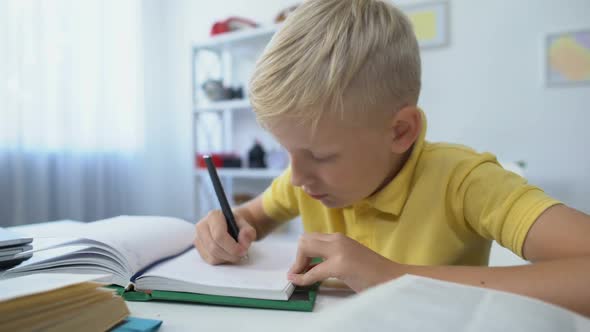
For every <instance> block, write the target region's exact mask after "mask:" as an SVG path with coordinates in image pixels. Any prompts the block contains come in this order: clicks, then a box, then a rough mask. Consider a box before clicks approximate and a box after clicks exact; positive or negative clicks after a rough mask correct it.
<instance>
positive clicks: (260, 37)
mask: <svg viewBox="0 0 590 332" xmlns="http://www.w3.org/2000/svg"><path fill="white" fill-rule="evenodd" d="M278 27H279V25H270V26H266V27H259V28H255V29H247V30H241V31H237V32H230V33H225V34H222V35H218V36H214V37H211V38H209V39H207V40H205V41H202V42H198V43H194V44H193V52H192V60H191V61H192V91H193V93H192V94H193V103H192V105H193V107H192V114H193V140H194V141H193V147H194V148H193V154H194V157H195V158H196V156H197V154H198V153H209V152H212V151H202V149H199V144H200V143H203V140H210V141H214V140H215V142H221V147H220V148H221V151H215V152H236V149H235V144H234V138H235V137H234V136H236V135H234V131H236V130H240V127H239V126H237V125H239V124H238V123H236V119H243V117H244V116H248V115H245V114H250V113H251V106H250V102H249V101H248V100H247V99H232V100H224V101H209V100H208V99H207V98H206V97H205V95H204V93H203V92H202V89H201V84H202V82H200V80H199V74H202V72H203V71H205V72H206V71H207V70H209V69H210V68H200V66H199V62H198V59H199V56H200V55H201V54H204V53H205V54H207V55H209V56H210V57H211V56H212V58H215V59H217V60H218V63H219V67H220V75H218V77H215V78H216V79H221V80H222V81H223V84H224V85H225V86H235V85H236V84H239V85H241V86H243V87H244V88H243V90H244V95H245V96H246V95H247V92H246V91H245V90H246V84H247V78H248V77H244V75H243V74H242V77H239V76H240V75H239V73H238V74H236V71H237V70H236V69H237V68H238V67H239V66H238V65H241V63H242V62H244V63H246V66H247V65H248V64H249V65H250V67H251V68H249V69H253V65H254V63H255V60H256V58H257V57H258V56H259V55H260V54H261V53H262V51H263V49H264V47H265V46H266V45H267V44H268V42H269V41H270V39H271V38H272V36H273V35H274V33H275V32H276V31H277V29H278ZM243 67H244V66H242V67H241V69H243ZM201 78H202V75H201ZM238 113H239V114H238ZM251 117H252V119H253V118H254V114H251ZM204 118H208V119H207V120H209V121H211V120H212V121H213V122H215V123H216V125H217V126H218V127H220V128H221V130H220V133H219V136H220V137H218V136H215V137H208V138H203V136H207V135H203V134H201V135H199V130H201V131H203V127H202V126H201V129H199V124H200V123H201V124H202V121H204ZM207 129H210V126H205V130H207ZM250 130H252V129H250ZM211 131H212V132H213V130H211ZM208 134H210V133H208ZM241 134H242V136H243V133H241ZM255 134H256V133H253V135H254V136H253V137H252V140H253V139H254V138H255V137H256V136H255ZM199 137H200V139H199ZM205 143H206V142H205ZM201 145H202V144H201ZM208 145H209V147H211V146H213V145H214V144H208ZM218 148H219V147H218ZM238 152H245V151H238ZM195 158H193V159H195ZM244 166H247V165H244ZM281 172H282V170H278V169H250V168H219V169H218V173H219V176H220V177H221V180H222V182H223V185H224V189H225V192H226V195H227V196H228V200H229V201H230V204H231V203H233V194H234V188H235V187H237V186H236V183H237V182H240V181H242V182H247V183H248V185H249V186H251V187H256V186H258V187H259V189H260V188H263V187H265V186H267V185H268V184H270V182H271V180H272V179H274V178H275V177H277V176H278V175H280V174H281ZM194 174H195V181H194V182H195V194H196V199H195V204H196V211H197V216H198V217H201V216H203V215H204V214H205V213H206V212H207V211H209V210H210V209H212V208H218V203H217V201H216V198H215V193H214V191H213V188H212V186H211V183H210V179H209V176H208V174H207V171H206V170H205V169H200V168H196V165H195V172H194ZM259 191H260V190H259ZM256 193H257V192H252V194H256Z"/></svg>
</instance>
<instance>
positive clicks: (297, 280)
mask: <svg viewBox="0 0 590 332" xmlns="http://www.w3.org/2000/svg"><path fill="white" fill-rule="evenodd" d="M330 277H331V273H330V270H329V264H327V263H325V262H324V263H320V264H317V265H314V266H313V267H312V268H311V269H310V270H309V271H307V272H305V273H302V274H295V273H290V274H289V275H288V276H287V279H289V281H291V282H292V283H293V284H295V285H298V286H307V285H311V284H313V283H316V282H318V281H322V280H324V279H328V278H330Z"/></svg>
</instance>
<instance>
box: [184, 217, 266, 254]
mask: <svg viewBox="0 0 590 332" xmlns="http://www.w3.org/2000/svg"><path fill="white" fill-rule="evenodd" d="M234 216H235V219H236V223H237V224H238V228H239V229H240V233H239V234H238V242H236V241H235V240H234V239H233V238H232V237H231V235H229V233H228V231H227V223H226V221H225V217H224V216H223V213H222V212H221V211H220V210H214V211H211V212H209V214H207V216H205V218H203V219H201V220H200V221H199V222H198V223H197V225H196V229H197V234H196V236H195V242H194V244H195V248H197V250H198V251H199V254H200V255H201V258H203V260H205V261H206V262H207V263H209V264H212V265H217V264H222V263H237V262H239V261H240V259H241V258H242V257H244V256H245V255H246V254H247V253H248V248H249V247H250V244H251V243H252V241H254V240H255V239H256V230H255V229H254V227H252V226H251V225H250V224H248V222H247V221H246V220H245V219H244V218H241V217H240V216H239V215H237V214H235V215H234Z"/></svg>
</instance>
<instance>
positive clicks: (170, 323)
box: [10, 221, 352, 332]
mask: <svg viewBox="0 0 590 332" xmlns="http://www.w3.org/2000/svg"><path fill="white" fill-rule="evenodd" d="M77 225H79V223H77V222H74V221H60V222H53V223H41V224H35V225H26V226H19V227H12V228H10V229H11V230H14V231H17V232H20V233H22V234H26V235H29V236H32V237H35V236H58V235H59V234H60V230H63V229H65V228H70V229H71V228H72V227H76V226H77ZM33 245H34V243H33ZM351 294H352V293H351V292H350V291H347V290H339V289H326V288H320V291H319V294H318V297H317V300H316V304H315V308H314V312H313V313H309V312H293V311H281V310H265V309H249V308H235V307H222V306H211V305H200V304H183V303H173V302H156V301H152V302H127V306H128V307H129V310H130V311H131V315H133V316H136V317H141V318H152V319H159V320H162V321H164V323H163V324H162V327H161V329H160V331H164V332H166V331H196V330H199V331H240V332H242V331H256V332H261V331H278V330H281V329H282V328H284V327H286V326H296V324H301V322H302V320H304V319H307V318H309V317H310V316H311V315H313V314H314V313H316V312H319V311H322V310H324V309H326V308H328V307H330V306H332V305H334V304H336V303H338V302H342V300H343V299H344V298H346V297H348V296H350V295H351Z"/></svg>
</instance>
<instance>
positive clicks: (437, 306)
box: [287, 275, 590, 332]
mask: <svg viewBox="0 0 590 332" xmlns="http://www.w3.org/2000/svg"><path fill="white" fill-rule="evenodd" d="M287 331H289V330H288V329H287ZM292 331H294V332H295V331H308V332H309V331H318V332H319V331H321V332H347V331H399V332H404V331H441V332H442V331H453V332H457V331H463V332H492V331H522V332H553V331H560V332H582V331H590V319H588V318H586V317H584V316H582V315H579V314H577V313H574V312H572V311H569V310H566V309H563V308H561V307H558V306H555V305H552V304H549V303H545V302H542V301H540V300H537V299H533V298H529V297H525V296H520V295H516V294H512V293H507V292H501V291H495V290H490V289H484V288H479V287H472V286H465V285H461V284H456V283H451V282H446V281H440V280H435V279H430V278H424V277H418V276H413V275H404V276H402V277H400V278H398V279H396V280H392V281H389V282H387V283H385V284H382V285H379V286H377V287H374V288H371V289H369V290H367V291H365V292H362V293H359V294H358V295H355V296H353V297H351V298H350V299H348V300H347V301H345V302H344V303H342V304H340V305H338V306H335V307H332V308H330V310H328V311H324V312H320V313H319V314H317V315H315V316H314V317H312V319H309V320H306V321H305V324H303V325H299V326H297V327H295V328H293V329H292Z"/></svg>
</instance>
